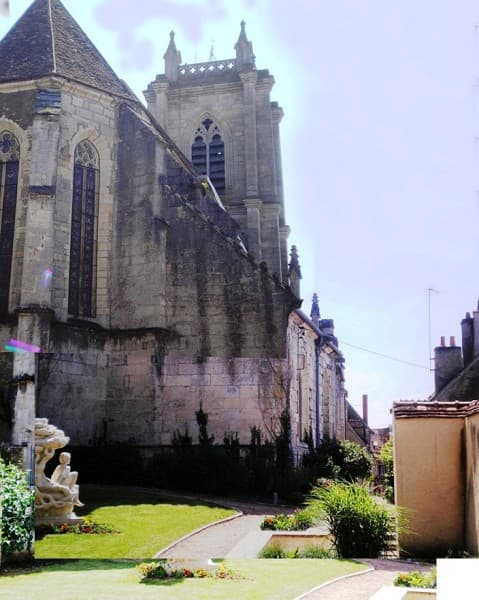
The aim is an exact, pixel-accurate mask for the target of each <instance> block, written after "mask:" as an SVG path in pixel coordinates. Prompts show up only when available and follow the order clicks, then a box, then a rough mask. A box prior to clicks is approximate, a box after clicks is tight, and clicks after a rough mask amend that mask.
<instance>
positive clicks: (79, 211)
mask: <svg viewBox="0 0 479 600" xmlns="http://www.w3.org/2000/svg"><path fill="white" fill-rule="evenodd" d="M99 166H100V161H99V158H98V153H97V151H96V150H95V148H94V146H93V145H92V144H91V143H90V142H88V141H87V140H83V141H82V142H80V143H79V144H78V146H77V147H76V148H75V159H74V167H73V198H72V224H71V238H70V277H69V286H68V312H69V314H71V315H74V316H82V317H94V316H95V309H96V306H95V296H96V246H97V223H98V191H99V179H100V170H99Z"/></svg>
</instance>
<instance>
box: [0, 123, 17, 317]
mask: <svg viewBox="0 0 479 600" xmlns="http://www.w3.org/2000/svg"><path fill="white" fill-rule="evenodd" d="M19 160H20V144H19V143H18V140H17V138H16V137H15V136H14V135H13V134H12V133H10V132H9V131H2V132H1V133H0V314H3V315H6V314H7V313H8V298H9V294H10V278H11V273H12V257H13V239H14V233H15V209H16V204H17V188H18V165H19Z"/></svg>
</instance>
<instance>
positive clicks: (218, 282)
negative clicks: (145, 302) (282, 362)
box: [166, 198, 298, 358]
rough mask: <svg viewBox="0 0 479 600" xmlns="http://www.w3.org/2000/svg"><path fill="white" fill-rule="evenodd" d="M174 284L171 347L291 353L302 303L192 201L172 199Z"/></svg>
mask: <svg viewBox="0 0 479 600" xmlns="http://www.w3.org/2000/svg"><path fill="white" fill-rule="evenodd" d="M169 204H170V206H169V207H168V208H167V213H166V220H167V221H168V223H169V230H168V236H167V246H166V252H167V273H166V286H167V298H168V328H170V329H171V330H172V331H173V332H174V333H175V335H176V336H177V337H176V340H175V341H174V342H173V341H172V342H171V343H172V344H176V347H177V350H181V351H182V353H183V354H186V355H189V356H192V357H196V356H200V357H204V358H206V357H208V356H226V357H229V356H231V357H236V356H242V357H251V358H253V357H275V358H282V357H285V356H286V327H287V322H288V315H289V313H290V311H291V310H292V309H293V308H295V306H297V302H298V300H297V299H296V298H295V296H293V294H292V293H291V291H290V290H289V288H286V287H285V286H283V285H281V284H280V283H279V282H278V281H277V280H276V279H274V278H272V277H271V275H270V274H269V273H268V271H267V269H266V268H265V267H264V266H258V265H257V264H256V263H255V262H254V261H252V260H251V259H250V258H249V257H248V256H247V254H245V253H244V252H243V251H242V250H241V247H240V246H239V244H238V243H237V242H236V240H233V239H231V238H228V237H227V236H225V235H224V234H223V232H222V231H221V230H219V229H218V228H217V227H216V226H215V225H214V224H212V223H211V222H209V221H208V220H207V219H205V218H203V217H202V215H201V214H199V213H198V212H197V211H196V210H195V207H194V206H193V205H192V204H191V203H188V202H182V201H179V200H177V199H175V198H170V199H169Z"/></svg>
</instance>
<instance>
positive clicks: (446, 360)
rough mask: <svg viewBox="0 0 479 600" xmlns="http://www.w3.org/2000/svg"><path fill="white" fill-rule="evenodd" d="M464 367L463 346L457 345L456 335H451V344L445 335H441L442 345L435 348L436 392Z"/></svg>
mask: <svg viewBox="0 0 479 600" xmlns="http://www.w3.org/2000/svg"><path fill="white" fill-rule="evenodd" d="M462 369H463V362H462V353H461V348H460V347H459V346H456V340H455V338H454V336H451V338H450V345H449V346H446V339H445V337H444V336H441V345H440V346H437V347H436V348H434V385H435V388H436V394H437V393H438V392H440V391H441V390H442V388H443V387H445V386H446V385H447V384H448V383H449V382H450V381H451V380H452V379H453V378H454V377H455V376H456V375H457V374H458V373H460V372H461V371H462Z"/></svg>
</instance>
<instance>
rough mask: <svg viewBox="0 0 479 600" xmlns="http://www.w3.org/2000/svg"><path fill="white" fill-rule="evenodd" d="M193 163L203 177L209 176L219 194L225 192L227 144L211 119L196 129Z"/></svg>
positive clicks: (192, 147)
mask: <svg viewBox="0 0 479 600" xmlns="http://www.w3.org/2000/svg"><path fill="white" fill-rule="evenodd" d="M191 162H192V163H193V165H194V166H195V167H196V169H197V170H198V172H199V173H201V174H202V175H208V176H209V178H210V179H211V183H212V184H213V185H214V186H215V188H216V191H217V192H218V194H220V195H222V194H224V192H225V144H224V141H223V138H222V135H221V131H220V128H219V127H218V125H217V124H216V123H215V122H214V121H212V120H211V119H210V118H206V119H205V120H204V121H202V123H201V125H200V126H199V127H198V128H197V129H196V131H195V134H194V141H193V144H192V146H191Z"/></svg>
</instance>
